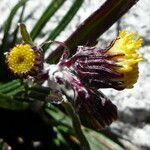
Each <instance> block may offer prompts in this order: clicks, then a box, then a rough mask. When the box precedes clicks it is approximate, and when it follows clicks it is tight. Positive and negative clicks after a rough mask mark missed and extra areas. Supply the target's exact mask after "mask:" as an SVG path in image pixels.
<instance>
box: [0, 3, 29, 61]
mask: <svg viewBox="0 0 150 150" xmlns="http://www.w3.org/2000/svg"><path fill="white" fill-rule="evenodd" d="M27 1H28V0H21V1H19V2H18V3H17V4H16V5H15V6H14V7H13V9H12V10H11V12H10V15H9V17H8V18H7V20H6V23H5V27H4V36H3V39H2V45H1V53H0V58H1V57H2V55H3V52H5V51H7V44H8V36H9V31H10V28H11V24H12V20H13V18H14V16H15V15H16V13H17V11H18V9H19V8H20V7H21V6H23V5H24V4H25V3H26V2H27Z"/></svg>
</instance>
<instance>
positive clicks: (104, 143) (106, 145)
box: [84, 128, 124, 150]
mask: <svg viewBox="0 0 150 150" xmlns="http://www.w3.org/2000/svg"><path fill="white" fill-rule="evenodd" d="M84 134H85V135H86V138H87V139H88V141H89V143H90V146H91V147H92V149H93V150H100V149H101V150H124V148H123V147H121V146H120V145H118V144H117V143H115V142H113V141H112V140H111V139H109V138H108V137H106V136H104V135H103V134H101V133H98V132H96V131H93V130H91V129H87V128H84Z"/></svg>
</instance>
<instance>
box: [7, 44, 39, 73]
mask: <svg viewBox="0 0 150 150" xmlns="http://www.w3.org/2000/svg"><path fill="white" fill-rule="evenodd" d="M35 61H36V54H35V52H34V50H33V49H32V47H31V45H29V44H20V45H17V46H16V47H14V48H13V49H12V50H11V51H10V52H9V53H8V55H7V63H8V67H9V68H10V69H11V70H12V71H13V72H14V73H16V74H18V75H21V74H26V73H28V72H30V71H31V70H32V68H33V67H34V65H35Z"/></svg>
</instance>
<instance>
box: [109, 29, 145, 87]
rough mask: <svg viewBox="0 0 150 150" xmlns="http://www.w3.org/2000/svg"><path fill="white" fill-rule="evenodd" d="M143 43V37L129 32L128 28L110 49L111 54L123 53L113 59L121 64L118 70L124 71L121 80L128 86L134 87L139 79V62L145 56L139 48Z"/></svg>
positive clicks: (120, 34)
mask: <svg viewBox="0 0 150 150" xmlns="http://www.w3.org/2000/svg"><path fill="white" fill-rule="evenodd" d="M141 45H142V39H141V38H140V37H139V36H137V35H136V33H135V32H131V33H129V32H128V31H127V30H123V31H121V32H120V33H119V36H118V38H117V39H116V40H115V43H114V44H113V46H112V47H111V48H110V49H109V50H108V53H110V54H111V53H112V54H118V55H119V54H120V55H121V56H116V57H114V58H113V60H116V61H117V62H116V64H117V65H119V66H120V67H118V68H117V71H118V72H120V73H123V78H122V79H121V80H122V81H123V82H124V85H125V86H126V88H132V87H133V85H134V83H136V81H137V79H138V62H139V61H142V60H143V57H142V55H141V54H139V53H138V52H137V50H138V49H139V48H140V47H141Z"/></svg>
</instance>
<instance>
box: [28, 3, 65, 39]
mask: <svg viewBox="0 0 150 150" xmlns="http://www.w3.org/2000/svg"><path fill="white" fill-rule="evenodd" d="M64 2H65V0H53V1H52V2H51V3H50V4H49V6H48V7H47V8H46V10H45V11H44V13H43V14H42V16H41V17H40V19H39V20H38V21H37V23H36V24H35V26H34V27H33V29H32V31H31V38H32V40H34V39H35V38H36V37H37V35H39V33H40V32H41V30H42V28H43V27H44V26H45V24H46V23H47V22H48V21H49V19H50V18H51V17H52V16H53V14H54V13H55V12H56V11H57V10H58V9H59V8H60V7H61V6H62V4H63V3H64Z"/></svg>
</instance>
